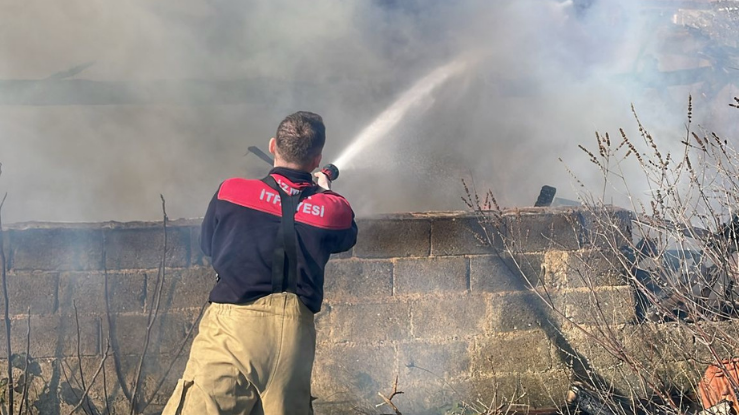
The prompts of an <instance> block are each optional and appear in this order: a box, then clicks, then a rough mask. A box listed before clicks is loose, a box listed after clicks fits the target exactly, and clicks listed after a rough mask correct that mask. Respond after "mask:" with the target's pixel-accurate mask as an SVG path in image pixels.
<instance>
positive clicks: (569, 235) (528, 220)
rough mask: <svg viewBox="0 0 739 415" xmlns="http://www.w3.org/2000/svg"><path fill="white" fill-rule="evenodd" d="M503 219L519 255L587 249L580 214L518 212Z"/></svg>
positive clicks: (511, 213) (540, 211) (565, 212)
mask: <svg viewBox="0 0 739 415" xmlns="http://www.w3.org/2000/svg"><path fill="white" fill-rule="evenodd" d="M503 219H504V221H505V224H506V225H505V228H506V238H508V241H509V246H512V249H513V251H514V252H515V253H523V252H542V251H547V250H550V249H557V250H564V251H567V250H576V249H580V248H582V247H583V245H584V241H583V238H584V236H583V232H584V231H583V228H582V225H583V220H582V215H581V214H580V213H579V212H578V211H570V210H568V211H546V210H538V209H537V210H535V211H531V210H526V211H521V210H517V211H511V212H507V213H506V214H505V215H504V216H503Z"/></svg>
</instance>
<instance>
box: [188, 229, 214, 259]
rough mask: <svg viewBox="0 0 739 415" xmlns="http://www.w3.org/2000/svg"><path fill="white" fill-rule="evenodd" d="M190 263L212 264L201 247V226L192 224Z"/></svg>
mask: <svg viewBox="0 0 739 415" xmlns="http://www.w3.org/2000/svg"><path fill="white" fill-rule="evenodd" d="M188 229H189V230H190V265H195V266H198V265H200V266H210V261H209V260H208V259H209V258H208V257H206V256H205V254H204V253H203V249H202V248H201V247H200V230H201V228H200V226H190V227H188Z"/></svg>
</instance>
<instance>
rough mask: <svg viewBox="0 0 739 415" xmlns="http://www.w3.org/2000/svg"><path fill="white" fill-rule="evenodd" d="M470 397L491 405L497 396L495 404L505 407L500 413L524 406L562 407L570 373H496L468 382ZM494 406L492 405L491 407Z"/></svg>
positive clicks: (527, 407)
mask: <svg viewBox="0 0 739 415" xmlns="http://www.w3.org/2000/svg"><path fill="white" fill-rule="evenodd" d="M470 385H471V389H472V393H471V395H472V396H471V397H472V398H474V399H479V401H478V402H491V401H492V399H493V398H494V397H498V401H497V402H496V403H497V404H502V403H504V402H503V400H504V399H505V401H506V402H505V403H510V404H514V406H512V407H508V406H507V405H504V407H503V409H502V411H503V412H505V411H511V412H512V411H514V410H515V409H516V408H520V406H515V404H519V405H523V406H524V407H526V409H529V410H535V409H545V408H553V407H558V406H561V405H562V403H563V402H564V400H565V396H566V393H567V389H568V388H569V386H570V373H569V372H567V371H564V370H562V371H560V370H552V371H549V372H545V373H531V372H518V371H516V372H508V373H501V372H496V373H495V375H494V376H493V375H487V376H479V377H475V378H473V379H471V381H470ZM492 406H493V407H495V405H492Z"/></svg>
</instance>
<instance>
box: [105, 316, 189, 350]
mask: <svg viewBox="0 0 739 415" xmlns="http://www.w3.org/2000/svg"><path fill="white" fill-rule="evenodd" d="M147 321H148V319H147V316H146V315H144V314H140V315H130V314H129V315H122V314H118V315H116V316H114V318H113V329H112V331H111V335H112V339H113V341H114V343H115V345H116V347H117V348H118V350H119V351H120V354H121V355H140V354H141V352H142V350H143V347H144V344H145V339H146V330H147V329H146V327H147ZM195 323H196V318H195V317H193V314H192V313H168V314H162V315H160V316H159V317H158V318H157V320H156V321H155V322H154V325H153V326H152V329H151V334H150V340H149V348H148V350H149V351H148V353H151V354H152V355H157V354H169V353H172V352H173V351H175V350H177V348H179V346H180V344H181V343H182V342H183V341H187V342H189V343H192V338H191V339H189V340H185V339H186V336H187V331H188V330H189V329H190V327H192V325H193V324H195Z"/></svg>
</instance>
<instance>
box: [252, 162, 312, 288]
mask: <svg viewBox="0 0 739 415" xmlns="http://www.w3.org/2000/svg"><path fill="white" fill-rule="evenodd" d="M262 181H263V182H264V183H265V184H266V185H267V186H269V187H271V188H272V189H274V190H275V191H277V193H278V194H279V195H280V203H281V204H282V220H281V221H280V228H279V229H278V230H277V238H276V240H275V252H274V254H273V255H272V292H273V293H281V292H291V293H297V290H298V237H297V234H296V233H295V212H296V211H297V210H298V205H299V204H300V202H301V201H302V200H303V199H305V198H307V197H310V196H312V195H314V194H316V193H322V192H324V190H323V188H321V187H319V186H313V187H310V188H308V189H305V190H303V191H302V192H299V193H297V194H294V195H288V194H287V193H286V192H285V191H284V190H282V188H281V187H280V185H279V184H278V183H277V181H276V180H275V179H274V177H272V176H271V175H269V176H267V177H265V178H264V179H262Z"/></svg>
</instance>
